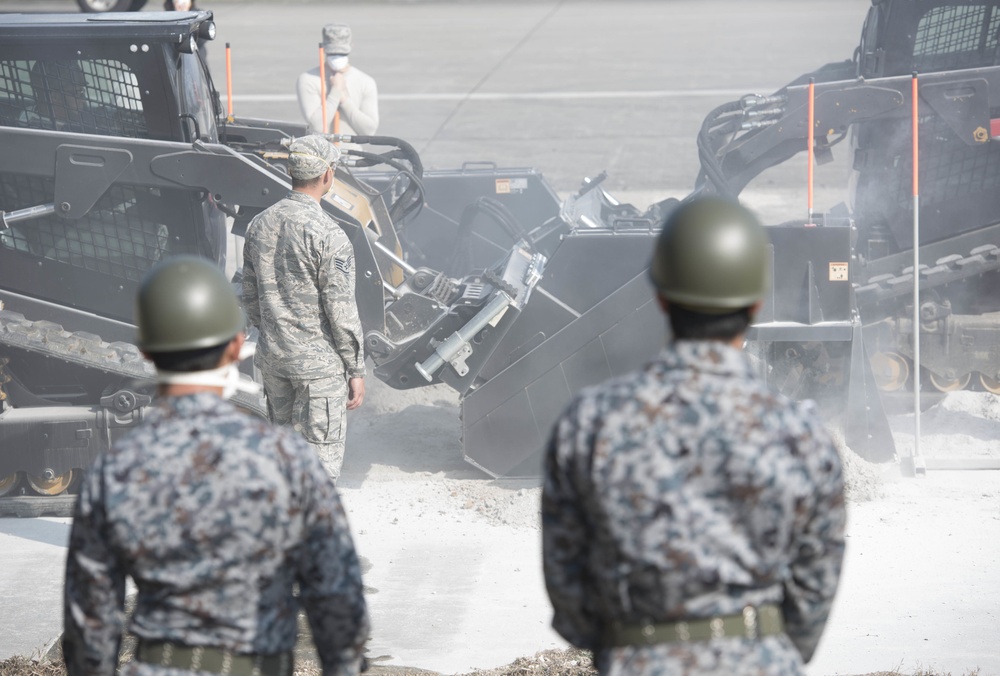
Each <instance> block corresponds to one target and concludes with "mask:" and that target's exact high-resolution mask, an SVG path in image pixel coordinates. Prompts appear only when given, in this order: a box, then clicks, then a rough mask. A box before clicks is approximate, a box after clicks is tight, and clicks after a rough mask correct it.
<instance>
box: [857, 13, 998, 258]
mask: <svg viewBox="0 0 1000 676" xmlns="http://www.w3.org/2000/svg"><path fill="white" fill-rule="evenodd" d="M997 64H1000V0H875V2H874V3H873V6H872V7H871V9H870V10H869V12H868V17H867V19H866V21H865V25H864V29H863V31H862V38H861V44H860V46H859V48H858V52H857V67H858V74H859V75H861V76H863V77H865V78H879V77H895V76H908V75H910V74H911V73H913V72H917V73H918V74H925V73H932V72H945V71H947V72H952V73H954V78H950V80H953V81H955V82H959V81H963V80H973V79H975V78H976V77H977V70H976V69H979V68H988V67H994V66H996V65H997ZM990 117H991V118H992V119H996V118H998V117H1000V109H993V110H991V111H990ZM852 133H853V144H854V161H853V169H854V171H855V172H856V174H855V177H854V178H853V180H852V182H853V183H854V184H855V186H856V189H855V194H854V207H855V208H854V214H855V217H856V220H857V224H858V230H859V247H858V248H859V251H860V253H861V254H862V256H864V257H865V258H866V259H868V260H876V259H879V258H883V257H885V256H888V255H891V254H895V253H899V252H903V251H907V250H909V249H910V248H912V246H913V235H912V230H913V228H912V222H913V209H912V201H913V200H912V178H911V176H912V169H911V167H912V148H911V137H910V132H909V129H908V127H906V126H903V125H900V124H898V122H896V121H893V120H873V121H868V122H863V123H861V124H858V125H856V126H855V128H854V129H853V130H852ZM920 154H921V161H920V187H921V205H922V211H923V213H924V217H922V218H921V243H922V244H924V245H926V244H929V243H933V242H938V241H941V240H944V239H947V238H949V237H952V236H955V235H959V234H961V233H964V232H969V231H972V230H976V229H979V228H982V227H984V226H986V225H989V224H992V223H994V222H996V220H997V213H1000V171H998V170H1000V146H998V145H997V144H996V143H995V142H988V143H975V144H970V143H969V142H967V141H966V140H963V139H962V138H960V137H959V136H958V135H957V134H956V132H955V128H954V125H953V124H950V123H949V120H948V119H946V118H945V117H942V115H941V114H939V112H938V111H936V110H934V109H933V107H932V106H929V105H927V102H926V100H924V103H923V104H922V110H921V124H920Z"/></svg>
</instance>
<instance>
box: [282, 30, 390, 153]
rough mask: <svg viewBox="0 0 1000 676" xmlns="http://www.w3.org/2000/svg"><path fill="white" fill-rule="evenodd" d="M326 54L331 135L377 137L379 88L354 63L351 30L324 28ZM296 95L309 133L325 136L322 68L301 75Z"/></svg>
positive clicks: (328, 125) (327, 111) (327, 98)
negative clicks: (352, 59) (350, 55)
mask: <svg viewBox="0 0 1000 676" xmlns="http://www.w3.org/2000/svg"><path fill="white" fill-rule="evenodd" d="M323 53H324V54H325V55H326V64H325V68H326V79H327V82H326V116H327V120H326V122H327V129H326V131H327V133H329V134H333V133H340V134H350V135H355V134H358V135H362V136H370V135H372V134H374V133H375V130H376V129H378V87H377V86H376V84H375V80H374V79H373V78H372V77H371V76H370V75H368V74H366V73H364V72H362V71H360V70H358V69H357V68H356V67H355V66H353V65H351V63H350V60H349V59H350V57H349V56H348V55H349V54H350V53H351V28H350V27H349V26H345V25H344V24H340V23H332V24H329V25H327V26H324V27H323ZM295 92H296V95H297V96H298V99H299V110H301V111H302V117H303V118H304V119H305V121H306V124H308V125H309V133H311V134H321V133H323V101H322V99H321V98H320V75H319V66H317V67H315V68H312V69H310V70H307V71H306V72H304V73H302V74H301V75H299V79H298V81H297V82H296V83H295ZM338 111H339V112H340V119H339V124H338V127H339V128H338V129H336V130H335V129H334V116H335V115H336V113H337V112H338Z"/></svg>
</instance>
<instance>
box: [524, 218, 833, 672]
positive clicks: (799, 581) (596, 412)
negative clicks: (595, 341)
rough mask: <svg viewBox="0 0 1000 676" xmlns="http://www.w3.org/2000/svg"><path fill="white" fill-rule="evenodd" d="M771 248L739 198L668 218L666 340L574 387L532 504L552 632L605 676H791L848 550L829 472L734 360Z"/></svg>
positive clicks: (809, 647)
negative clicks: (654, 350)
mask: <svg viewBox="0 0 1000 676" xmlns="http://www.w3.org/2000/svg"><path fill="white" fill-rule="evenodd" d="M769 260H770V253H769V247H768V239H767V234H766V233H765V231H764V229H763V228H762V227H761V226H760V224H759V223H758V222H757V220H756V218H754V216H753V215H752V214H750V212H748V211H747V210H745V209H744V208H743V207H741V206H739V205H738V204H737V203H735V202H729V201H725V200H721V199H717V198H700V199H695V200H693V201H690V202H687V203H684V204H682V205H681V206H679V207H677V208H676V210H674V211H673V212H672V213H671V214H670V215H669V216H668V218H667V221H666V224H665V225H664V227H663V231H662V233H661V234H660V237H659V239H658V241H657V244H656V250H655V253H654V256H653V261H652V266H651V276H652V279H653V282H654V284H655V286H656V297H657V300H658V302H659V305H660V307H661V308H662V310H663V311H664V313H665V314H666V315H667V317H668V320H669V323H670V327H671V330H672V334H673V335H672V339H671V340H670V342H669V343H668V345H667V346H666V347H665V348H664V349H663V351H662V352H660V354H659V355H658V356H657V357H656V358H655V359H654V360H653V361H651V362H650V363H649V364H647V365H646V366H645V367H644V368H643V369H641V370H639V371H636V372H633V373H631V374H627V375H624V376H621V377H618V378H615V379H612V380H610V381H607V382H605V383H604V384H602V385H599V386H596V387H591V388H587V389H585V390H583V391H582V392H581V393H580V394H579V395H578V396H577V397H576V399H575V400H574V401H573V402H572V403H571V404H570V406H569V407H568V409H567V410H566V411H565V412H564V414H563V415H562V417H561V418H560V419H559V421H558V422H557V424H556V426H555V429H554V430H553V435H552V437H551V440H550V443H549V447H548V449H547V454H546V465H545V483H544V487H543V491H542V529H543V557H544V569H545V580H546V586H547V588H548V592H549V597H550V599H551V601H552V605H553V608H554V610H555V616H554V619H553V627H554V628H555V629H556V630H557V631H558V632H559V633H560V634H562V636H563V637H565V638H566V639H567V640H568V641H569V642H570V643H572V644H574V645H577V646H579V647H582V648H588V649H591V650H593V651H594V660H595V663H596V666H597V668H598V670H599V671H600V672H601V673H602V674H607V673H660V674H783V675H787V674H802V673H804V670H803V662H804V661H808V660H809V659H810V657H811V656H812V654H813V651H814V650H815V649H816V645H817V643H818V642H819V638H820V635H821V633H822V631H823V627H824V625H825V623H826V619H827V615H828V614H829V612H830V607H831V604H832V602H833V597H834V593H835V591H836V589H837V583H838V580H839V576H840V568H841V562H842V558H843V554H844V526H845V520H846V519H845V506H844V494H843V490H844V485H843V476H842V470H841V463H840V458H839V456H838V454H837V451H836V449H835V447H834V445H833V443H832V442H831V440H830V438H829V436H828V434H827V433H826V431H825V430H824V428H823V426H822V424H821V422H820V420H819V419H818V417H817V416H816V414H815V412H814V410H813V409H812V407H811V406H810V405H806V404H801V403H793V402H790V401H788V400H787V399H785V398H784V397H782V396H780V395H778V394H775V393H773V392H771V391H769V390H768V388H767V386H766V384H765V383H764V382H763V380H762V379H761V378H760V377H759V376H758V375H757V374H756V372H755V369H754V368H753V366H752V365H751V363H750V361H749V359H748V358H747V356H746V355H745V354H744V353H743V351H742V349H741V347H742V344H743V334H744V332H745V331H746V329H747V327H748V326H749V324H750V322H751V319H752V317H753V315H754V313H755V312H756V310H757V309H758V308H759V306H760V304H761V299H762V298H763V296H764V294H765V292H766V290H767V288H768V285H769V283H768V275H769V272H768V261H769Z"/></svg>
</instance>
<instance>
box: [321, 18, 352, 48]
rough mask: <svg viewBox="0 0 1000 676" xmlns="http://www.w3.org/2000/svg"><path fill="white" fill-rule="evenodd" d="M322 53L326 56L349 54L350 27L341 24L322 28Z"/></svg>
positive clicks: (332, 24)
mask: <svg viewBox="0 0 1000 676" xmlns="http://www.w3.org/2000/svg"><path fill="white" fill-rule="evenodd" d="M323 51H324V52H326V53H327V54H350V53H351V27H350V26H347V25H345V24H342V23H331V24H327V25H325V26H323Z"/></svg>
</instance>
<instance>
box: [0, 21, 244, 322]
mask: <svg viewBox="0 0 1000 676" xmlns="http://www.w3.org/2000/svg"><path fill="white" fill-rule="evenodd" d="M210 36H214V26H213V25H212V14H211V13H210V12H186V13H175V12H147V13H142V14H136V15H130V16H129V20H127V21H122V20H121V18H120V17H119V18H113V17H111V16H104V15H92V14H89V15H88V14H72V15H56V14H49V15H45V14H40V15H27V14H21V15H16V14H15V15H5V16H3V17H2V18H0V142H2V144H3V147H4V149H5V151H4V153H3V155H2V156H0V209H2V210H3V211H5V212H12V211H16V210H19V209H26V208H31V207H35V206H37V205H42V204H46V203H52V202H53V199H54V191H55V187H54V186H55V177H56V176H57V175H58V173H59V171H61V170H62V169H61V168H60V166H59V165H58V161H56V158H55V157H53V158H52V161H53V162H55V164H56V166H55V170H54V172H53V170H52V166H51V164H47V163H44V162H42V163H37V162H26V161H25V160H26V158H29V157H32V156H35V155H37V154H38V153H39V152H45V153H48V154H50V155H54V154H55V153H54V152H53V148H58V147H60V145H61V144H69V145H85V146H86V145H98V146H99V145H100V143H101V141H100V138H101V137H108V136H111V137H119V138H128V139H137V140H138V139H155V140H165V141H177V142H184V143H190V142H193V141H195V140H202V141H207V142H217V141H218V137H219V134H218V125H217V119H218V112H219V110H220V106H219V104H218V99H217V95H216V93H215V91H214V88H213V87H212V83H211V80H210V78H209V76H208V69H207V67H206V66H205V64H204V61H203V59H202V57H201V55H200V53H199V52H200V46H203V45H204V42H205V41H206V40H207V39H209V37H210ZM5 129H10V130H15V129H16V130H32V132H31V133H29V134H24V133H19V134H15V133H12V132H7V133H5ZM54 139H57V141H56V145H53V140H54ZM40 148H46V150H44V151H40V150H39V149H40ZM178 253H191V254H197V255H201V256H204V257H207V258H210V259H212V260H214V261H216V262H218V263H219V264H220V265H222V264H224V257H225V216H224V215H223V214H222V213H221V212H220V211H219V209H218V208H217V206H216V205H215V204H214V203H213V201H212V199H211V196H210V195H207V194H204V193H203V192H200V191H192V190H184V189H176V190H175V189H162V188H149V187H144V186H140V185H130V184H129V183H127V182H125V181H122V182H115V183H114V184H113V185H112V186H111V187H110V188H108V189H107V191H106V192H104V194H103V195H102V196H101V197H100V199H99V200H98V201H97V203H96V204H95V205H94V207H93V208H92V209H91V210H90V211H89V212H88V213H86V214H85V215H83V216H82V217H80V218H72V219H71V218H62V217H60V216H59V215H58V211H57V213H55V214H52V215H49V216H45V217H43V218H36V219H33V220H31V221H28V222H25V223H23V224H13V225H11V226H10V227H8V228H6V229H2V230H0V292H11V293H14V294H19V295H25V296H29V297H32V298H35V299H38V300H39V301H43V302H47V303H54V304H58V305H68V306H71V307H74V308H77V309H79V310H83V311H85V312H89V313H94V314H97V315H100V316H102V317H108V318H112V319H115V320H119V321H124V322H130V321H131V313H132V302H131V299H132V297H133V294H134V292H135V288H136V285H137V284H138V282H139V280H140V279H141V278H142V276H143V274H144V273H145V272H146V270H148V269H149V268H150V267H152V265H154V264H155V263H156V262H158V261H159V260H161V259H162V258H164V257H165V256H167V255H172V254H178Z"/></svg>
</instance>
